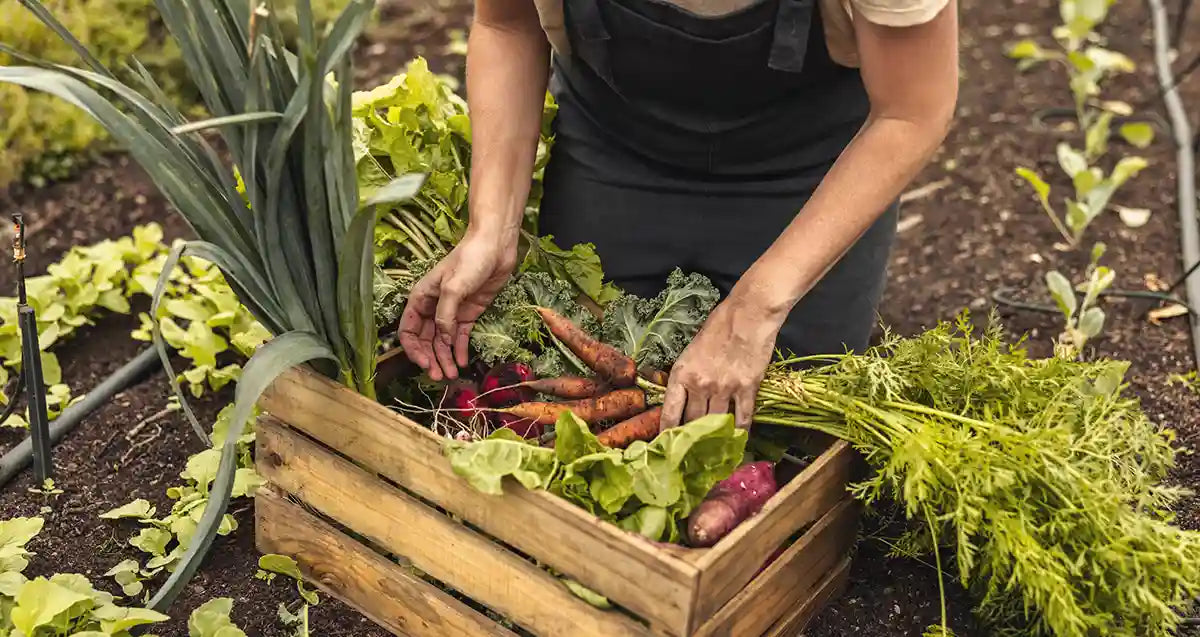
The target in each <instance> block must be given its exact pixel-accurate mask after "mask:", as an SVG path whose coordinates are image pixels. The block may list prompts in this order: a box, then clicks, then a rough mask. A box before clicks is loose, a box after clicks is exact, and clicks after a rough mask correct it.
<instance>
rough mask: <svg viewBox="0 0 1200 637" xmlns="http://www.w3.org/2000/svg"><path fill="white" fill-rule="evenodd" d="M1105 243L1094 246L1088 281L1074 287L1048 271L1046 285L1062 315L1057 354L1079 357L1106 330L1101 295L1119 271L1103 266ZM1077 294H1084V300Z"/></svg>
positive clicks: (1058, 273) (1055, 273)
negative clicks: (1088, 343) (1098, 303)
mask: <svg viewBox="0 0 1200 637" xmlns="http://www.w3.org/2000/svg"><path fill="white" fill-rule="evenodd" d="M1104 251H1105V245H1104V244H1103V243H1097V244H1096V245H1095V246H1093V247H1092V259H1091V262H1090V263H1089V264H1088V268H1087V272H1086V274H1085V280H1084V281H1083V282H1082V283H1079V284H1078V285H1075V286H1074V287H1072V285H1071V282H1070V281H1069V280H1068V279H1067V277H1066V276H1064V275H1063V274H1062V273H1061V272H1059V271H1057V270H1054V271H1051V272H1048V273H1047V274H1046V287H1047V288H1048V289H1049V291H1050V296H1052V297H1054V302H1055V303H1056V304H1057V305H1058V309H1059V311H1061V312H1062V316H1063V322H1064V325H1063V331H1062V333H1061V334H1059V335H1058V338H1057V339H1056V340H1055V348H1054V349H1055V354H1056V355H1058V356H1062V357H1064V358H1076V357H1078V356H1079V354H1080V352H1082V351H1083V348H1084V346H1085V345H1087V342H1088V340H1090V339H1092V338H1095V337H1096V336H1098V335H1099V334H1100V332H1101V331H1102V330H1103V329H1104V319H1105V315H1104V310H1102V309H1100V307H1098V306H1097V302H1098V301H1099V298H1100V294H1101V293H1103V292H1104V291H1105V290H1107V289H1108V288H1109V287H1110V286H1112V283H1113V279H1115V278H1116V273H1115V272H1113V271H1112V269H1110V268H1108V267H1106V266H1102V265H1100V264H1099V263H1100V259H1101V257H1103V256H1104ZM1076 293H1082V294H1083V300H1082V301H1080V300H1079V298H1077V296H1076Z"/></svg>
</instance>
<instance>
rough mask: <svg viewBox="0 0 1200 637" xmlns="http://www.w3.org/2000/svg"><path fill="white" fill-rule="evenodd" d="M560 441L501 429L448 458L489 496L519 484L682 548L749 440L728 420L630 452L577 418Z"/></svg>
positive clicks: (567, 417) (637, 445) (693, 426)
mask: <svg viewBox="0 0 1200 637" xmlns="http://www.w3.org/2000/svg"><path fill="white" fill-rule="evenodd" d="M555 433H556V434H557V436H556V437H555V440H554V448H553V449H548V448H544V447H539V446H538V445H537V444H536V442H530V441H526V440H523V439H521V438H520V437H519V436H517V435H516V434H515V433H513V432H512V431H511V430H507V429H500V430H497V432H496V433H494V434H493V435H492V436H490V437H489V438H487V439H484V440H479V441H475V442H459V441H455V440H450V441H447V443H446V446H445V453H446V456H447V457H448V459H449V461H450V465H451V467H453V469H454V472H455V473H457V474H458V475H460V476H462V477H463V478H464V479H466V480H467V481H468V482H470V483H471V484H472V485H473V486H474V487H475V488H476V489H479V490H480V491H482V492H483V493H488V494H493V495H499V494H501V493H503V488H502V484H503V479H504V478H505V477H512V478H514V479H515V480H517V482H519V483H520V484H521V485H523V486H524V487H525V488H527V489H547V490H549V491H551V492H552V493H555V494H556V495H559V496H560V497H563V498H565V499H566V500H568V501H570V502H572V503H574V504H576V505H577V506H579V507H581V508H583V509H585V510H587V511H589V512H590V513H592V514H594V515H596V516H598V517H600V518H601V519H603V520H607V521H609V522H612V523H615V524H617V525H619V526H620V527H621V528H623V529H625V530H628V531H632V532H635V533H640V534H642V535H644V536H645V537H648V538H650V539H652V540H656V541H664V542H678V541H679V539H680V537H681V535H680V532H679V522H680V521H682V520H684V519H686V518H687V516H688V514H689V513H691V511H692V509H693V508H695V506H696V505H698V504H699V503H700V502H701V501H702V500H703V499H704V496H705V495H707V494H708V492H709V490H711V489H712V487H713V485H715V484H716V483H717V482H720V481H721V480H724V479H725V478H727V477H729V475H730V474H732V473H733V471H734V469H736V468H737V466H738V465H739V464H740V463H741V461H742V458H743V455H744V453H745V449H746V439H747V434H746V431H745V430H743V429H738V428H736V427H735V426H734V422H733V417H732V416H731V415H728V414H726V415H711V416H706V417H703V418H700V419H697V420H694V421H692V422H690V423H687V424H685V425H684V426H682V427H676V428H674V429H669V430H667V431H664V432H663V433H661V434H659V435H658V436H657V437H656V438H655V439H654V440H653V441H651V442H649V443H647V442H644V441H636V442H634V443H633V444H631V445H630V446H629V448H627V449H609V448H606V447H604V446H603V445H601V444H600V442H599V440H597V439H596V436H595V435H593V434H592V432H591V431H590V430H589V429H588V426H587V424H585V423H584V422H583V421H582V420H580V419H579V418H577V417H576V416H575V415H574V414H571V413H567V414H564V415H563V416H562V417H561V418H559V420H558V423H557V424H556V426H555ZM580 592H582V591H576V594H579V593H580ZM596 601H599V600H596Z"/></svg>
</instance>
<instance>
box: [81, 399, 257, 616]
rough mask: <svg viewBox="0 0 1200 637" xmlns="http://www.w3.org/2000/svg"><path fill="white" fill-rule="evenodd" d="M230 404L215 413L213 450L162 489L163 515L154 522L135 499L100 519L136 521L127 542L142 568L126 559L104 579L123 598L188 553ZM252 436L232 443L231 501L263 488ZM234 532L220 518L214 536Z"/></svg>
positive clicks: (218, 455)
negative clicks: (167, 504)
mask: <svg viewBox="0 0 1200 637" xmlns="http://www.w3.org/2000/svg"><path fill="white" fill-rule="evenodd" d="M232 414H233V405H228V406H226V407H225V408H224V409H222V410H221V412H220V413H219V414H218V415H217V421H216V423H215V424H214V425H213V430H212V435H211V440H212V444H213V446H212V447H211V448H209V449H206V450H204V451H201V452H199V453H197V454H194V455H192V456H191V457H190V458H188V460H187V463H186V466H185V468H184V470H183V471H182V472H180V474H179V475H180V477H181V478H183V479H184V480H185V483H184V484H182V485H178V486H173V487H170V488H168V489H167V496H168V497H169V498H171V499H172V500H174V501H175V502H174V504H173V505H172V506H171V511H170V513H168V514H167V515H165V516H163V517H161V518H156V517H154V515H155V513H156V511H155V508H154V507H153V506H151V505H150V503H149V502H148V501H146V500H141V499H139V500H135V501H133V502H130V503H129V504H126V505H123V506H120V507H117V508H115V509H113V510H111V511H107V512H105V513H103V514H101V515H100V518H101V519H105V520H122V519H129V520H135V521H136V522H137V523H138V524H139V525H140V526H141V528H140V529H139V530H138V533H137V534H136V535H134V536H133V537H132V538H130V540H129V544H130V545H131V546H133V547H135V548H137V549H138V550H140V551H142V552H143V553H146V554H147V555H148V556H149V557H148V558H147V561H146V563H145V564H139V563H138V562H137V561H135V560H125V561H123V562H121V563H120V564H118V565H116V566H114V567H113V568H112V569H111V570H109V571H108V572H107V573H105V575H107V576H109V577H113V578H114V579H115V580H116V581H117V583H118V584H119V585H120V586H121V587H122V588H123V590H124V591H125V594H126V595H138V594H139V593H141V592H142V590H143V584H142V582H144V581H146V580H149V579H152V578H154V577H155V576H156V575H158V574H160V573H162V572H163V571H166V572H168V573H170V572H174V570H175V568H176V566H177V564H178V561H179V559H180V558H181V557H182V556H183V554H184V553H186V552H187V549H188V546H189V544H190V541H191V539H192V536H193V535H194V534H195V532H196V529H197V526H198V524H199V522H200V519H201V517H202V516H203V515H204V511H205V508H206V507H207V506H208V502H209V496H210V490H211V487H212V483H213V481H214V480H215V478H216V475H217V468H218V466H219V464H220V459H221V447H222V445H224V444H225V437H226V435H227V432H228V431H229V427H230V424H231V423H230V421H229V418H230V417H231V416H232ZM253 443H254V433H253V431H251V432H250V433H245V434H242V436H241V437H240V438H239V439H238V441H237V448H238V454H237V462H238V464H237V469H236V472H235V477H234V483H233V489H232V497H234V498H241V497H253V495H254V492H255V491H256V490H257V489H258V487H260V486H262V485H263V484H264V480H263V479H262V477H260V476H259V475H258V473H257V472H256V471H255V470H254V463H253V459H252V457H251V451H252V448H253ZM236 529H237V522H236V521H235V520H234V518H233V516H230V515H225V516H224V518H223V521H222V523H221V526H220V527H219V529H218V533H220V534H221V535H228V534H229V533H231V532H233V531H234V530H236Z"/></svg>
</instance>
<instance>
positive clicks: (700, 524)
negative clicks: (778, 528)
mask: <svg viewBox="0 0 1200 637" xmlns="http://www.w3.org/2000/svg"><path fill="white" fill-rule="evenodd" d="M778 490H779V486H778V485H777V484H776V483H775V466H774V465H773V464H772V463H770V462H766V461H763V462H752V463H749V464H744V465H742V466H740V467H738V468H737V470H736V471H734V472H733V474H732V475H730V476H729V477H728V478H726V479H724V480H722V481H720V482H718V483H717V484H716V486H714V487H713V488H712V490H711V491H709V492H708V496H706V497H705V499H704V501H703V502H701V503H700V505H699V506H697V507H696V509H695V510H693V511H692V513H691V515H690V516H688V525H687V540H688V545H689V546H693V547H697V548H701V547H709V546H713V545H715V544H716V543H717V542H719V541H721V538H723V537H725V536H726V535H729V533H730V531H733V529H735V528H737V526H738V525H739V524H741V523H742V522H744V521H746V519H748V518H749V517H751V516H753V515H754V514H756V513H758V512H759V511H760V510H761V509H762V507H763V505H764V504H766V503H767V500H770V499H771V496H773V495H775V493H776V492H777V491H778Z"/></svg>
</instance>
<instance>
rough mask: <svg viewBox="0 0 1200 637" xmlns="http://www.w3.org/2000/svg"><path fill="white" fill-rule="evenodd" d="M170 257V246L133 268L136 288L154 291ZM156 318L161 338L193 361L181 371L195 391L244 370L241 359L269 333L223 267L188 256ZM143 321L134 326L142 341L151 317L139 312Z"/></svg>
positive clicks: (227, 380)
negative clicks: (231, 286)
mask: <svg viewBox="0 0 1200 637" xmlns="http://www.w3.org/2000/svg"><path fill="white" fill-rule="evenodd" d="M166 261H167V254H166V250H165V249H164V250H163V252H162V253H161V254H160V255H159V256H157V257H156V258H154V259H152V260H150V261H147V262H145V263H143V264H141V265H139V266H138V267H137V268H135V269H134V272H133V279H134V281H135V283H136V291H137V292H140V293H144V294H146V295H152V294H153V293H154V286H155V285H156V283H157V280H158V277H159V275H160V274H161V272H162V270H163V267H164V266H165V263H166ZM162 298H163V301H162V303H161V304H160V306H159V311H158V314H157V317H156V318H157V319H158V322H159V325H160V326H161V329H162V337H163V340H165V341H166V343H167V345H169V346H170V347H171V348H172V349H173V350H175V351H176V352H177V353H178V354H179V355H180V356H182V357H183V358H185V359H187V360H188V361H189V363H190V367H189V368H188V369H187V370H185V371H184V372H182V373H181V374H180V375H179V381H180V382H185V383H187V386H188V389H189V390H190V391H191V394H192V395H193V396H196V397H200V396H201V395H203V394H204V391H205V389H206V388H211V389H213V390H219V389H221V388H222V387H224V386H225V385H227V384H229V383H231V382H234V381H236V380H237V378H238V377H239V376H240V375H241V365H240V363H239V362H229V360H228V358H229V356H228V355H227V353H230V354H236V357H235V358H236V359H237V360H239V361H240V360H244V359H247V358H250V357H251V356H253V355H254V352H255V351H257V350H258V348H259V347H261V346H262V344H263V343H265V342H266V341H267V340H269V339H270V337H271V333H270V332H269V331H267V329H266V328H265V327H263V326H262V324H261V323H259V322H258V321H257V320H255V319H254V316H253V315H252V314H251V313H250V311H249V310H247V309H246V307H245V306H244V305H242V304H241V302H239V301H238V298H237V295H236V294H234V292H233V289H232V288H230V287H229V283H228V282H226V280H225V277H224V276H223V275H222V274H221V271H220V270H219V269H218V268H217V267H216V266H214V265H213V264H212V263H209V262H208V261H205V260H203V259H198V258H196V257H184V258H183V259H181V260H180V264H179V267H176V268H175V269H174V270H172V272H171V275H170V279H169V280H168V281H167V286H166V288H165V289H164V291H163V297H162ZM139 317H140V319H141V327H140V328H139V329H137V330H135V331H134V332H133V337H134V338H135V339H137V340H140V341H146V342H150V341H151V340H153V323H152V321H151V320H150V315H149V314H148V313H145V312H143V313H141V314H140V315H139Z"/></svg>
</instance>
